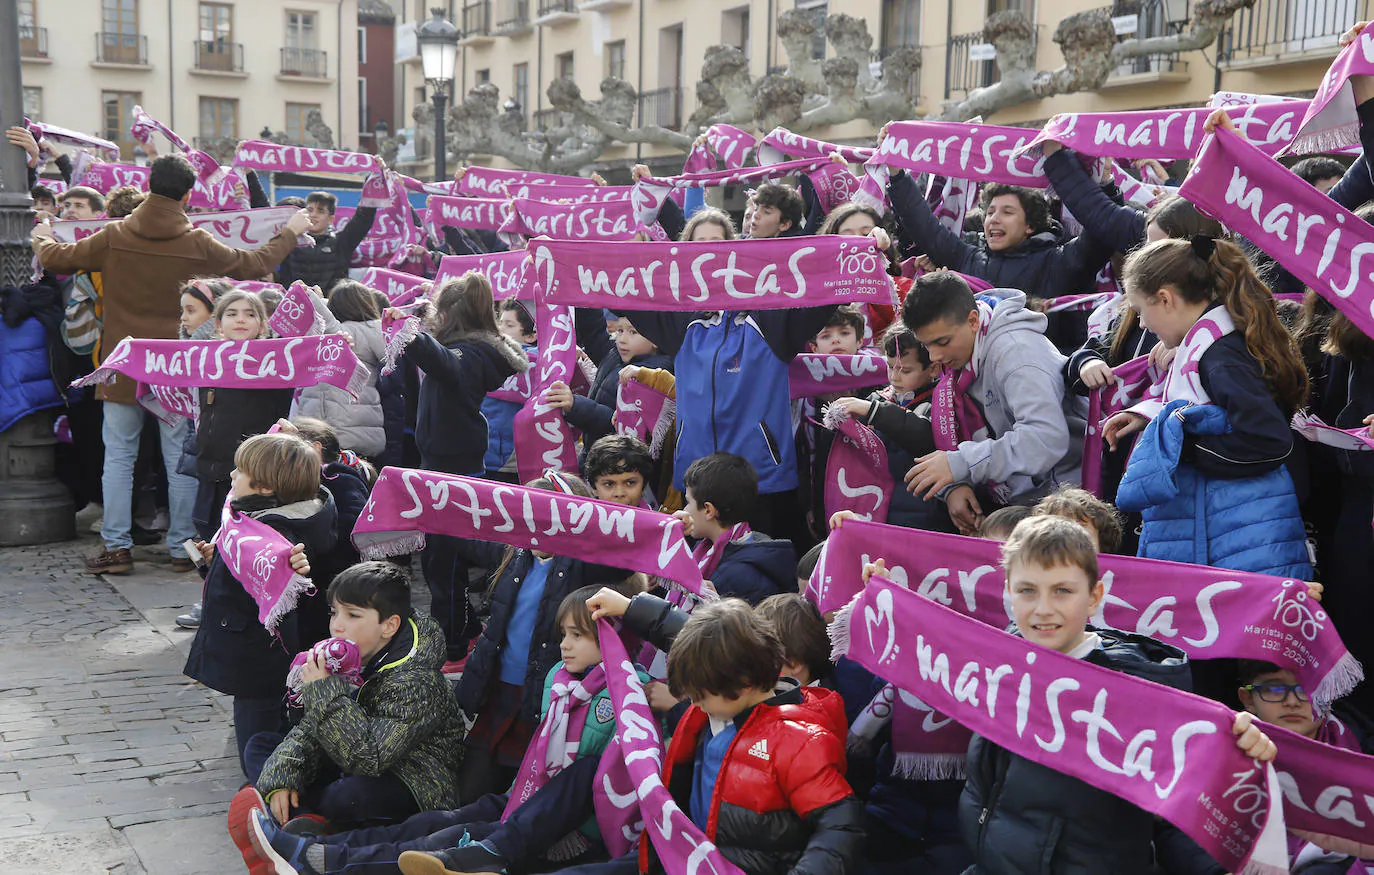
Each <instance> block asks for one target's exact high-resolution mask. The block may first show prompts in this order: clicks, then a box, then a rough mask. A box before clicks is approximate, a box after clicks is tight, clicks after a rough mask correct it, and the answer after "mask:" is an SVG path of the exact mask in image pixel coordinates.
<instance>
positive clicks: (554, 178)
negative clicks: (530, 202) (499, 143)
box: [451, 167, 596, 198]
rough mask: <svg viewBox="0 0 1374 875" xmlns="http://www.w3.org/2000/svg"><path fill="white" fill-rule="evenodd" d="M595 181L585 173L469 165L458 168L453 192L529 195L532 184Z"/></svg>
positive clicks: (461, 193)
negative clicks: (529, 187) (528, 187)
mask: <svg viewBox="0 0 1374 875" xmlns="http://www.w3.org/2000/svg"><path fill="white" fill-rule="evenodd" d="M549 184H556V185H581V186H594V185H596V183H595V182H593V181H592V180H590V179H587V178H586V177H582V176H564V175H561V174H558V173H539V172H536V171H532V170H502V169H499V168H496V167H468V168H466V169H464V170H462V171H460V172H459V174H458V178H457V180H456V181H455V182H454V184H453V191H452V192H451V194H456V195H458V196H460V197H500V198H523V197H529V193H528V192H527V190H526V188H525V187H526V186H529V185H549Z"/></svg>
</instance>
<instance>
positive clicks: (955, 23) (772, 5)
mask: <svg viewBox="0 0 1374 875" xmlns="http://www.w3.org/2000/svg"><path fill="white" fill-rule="evenodd" d="M1191 2H1193V0H1124V2H1118V4H1117V8H1116V9H1114V10H1113V11H1114V12H1129V11H1132V10H1133V11H1134V12H1135V15H1136V20H1135V27H1136V32H1137V33H1140V34H1145V35H1158V34H1167V33H1174V32H1177V31H1178V30H1179V29H1180V28H1181V27H1185V26H1186V23H1187V20H1188V16H1189V15H1190V13H1191V5H1190V3H1191ZM1370 2H1371V0H1321V2H1318V0H1257V2H1256V4H1255V8H1254V9H1253V10H1250V11H1246V12H1242V13H1241V15H1239V16H1237V17H1236V18H1235V19H1234V20H1233V23H1234V31H1233V33H1231V34H1230V35H1228V36H1226V37H1225V38H1224V42H1225V46H1224V47H1223V51H1222V59H1221V63H1220V64H1216V63H1215V62H1216V61H1217V54H1218V51H1217V49H1218V47H1217V46H1215V45H1213V46H1210V47H1209V48H1207V49H1206V50H1203V51H1194V52H1186V53H1182V54H1180V55H1177V56H1155V57H1151V58H1147V59H1144V60H1141V61H1138V62H1135V63H1133V64H1131V65H1130V66H1129V67H1123V69H1121V70H1120V71H1118V73H1117V74H1114V75H1113V76H1112V77H1111V79H1110V80H1109V81H1108V82H1107V84H1106V85H1105V86H1104V87H1103V88H1101V89H1099V90H1098V91H1096V92H1092V93H1080V94H1074V95H1064V96H1060V97H1055V98H1051V99H1048V100H1039V101H1033V102H1029V103H1024V104H1021V105H1018V106H1014V107H1009V108H1007V109H1005V110H1002V111H1000V112H998V113H996V114H995V115H994V116H992V117H991V118H989V119H988V120H989V121H992V122H996V123H1001V124H1035V123H1037V122H1043V120H1045V119H1047V118H1048V117H1049V116H1051V115H1053V114H1054V113H1057V112H1073V111H1114V110H1127V109H1145V108H1154V107H1169V106H1186V105H1192V106H1196V105H1201V104H1203V103H1204V102H1205V101H1206V100H1207V98H1208V97H1209V96H1210V95H1211V94H1212V92H1213V91H1214V90H1218V89H1221V90H1227V91H1245V92H1255V93H1266V94H1310V93H1311V92H1312V91H1313V90H1314V89H1315V88H1316V86H1317V83H1318V81H1319V80H1320V78H1321V75H1322V73H1323V72H1324V71H1325V69H1326V67H1327V65H1328V64H1329V63H1330V60H1331V58H1333V57H1334V56H1335V42H1336V36H1337V35H1338V34H1339V33H1341V32H1342V31H1344V30H1345V29H1346V28H1347V27H1349V26H1350V25H1351V24H1353V23H1355V22H1356V21H1359V20H1363V19H1366V18H1368V17H1369V6H1370ZM393 3H394V4H395V5H396V6H397V7H398V12H400V13H402V15H401V16H398V24H397V28H398V32H399V31H400V30H402V29H404V28H413V26H414V22H415V21H417V20H423V19H425V18H427V17H428V12H427V9H428V7H430V6H436V5H444V3H443V0H440V2H437V3H436V2H434V0H393ZM1018 3H1019V6H1018V8H1021V9H1023V10H1024V11H1026V12H1027V13H1028V14H1029V15H1030V16H1031V17H1032V19H1033V21H1034V22H1035V24H1036V28H1037V33H1038V40H1037V56H1038V62H1039V67H1040V69H1042V70H1048V69H1053V68H1054V67H1057V66H1059V65H1060V64H1061V63H1062V62H1063V59H1062V56H1061V54H1060V52H1059V48H1058V46H1057V45H1055V43H1054V41H1053V34H1054V30H1055V27H1056V26H1057V25H1058V23H1059V22H1060V21H1061V20H1062V19H1063V18H1064V17H1066V16H1068V15H1070V14H1072V13H1074V12H1080V11H1084V10H1087V9H1092V8H1096V7H1097V6H1098V4H1096V3H1094V2H1092V0H944V2H940V0H934V2H921V0H845V2H835V0H830V2H829V3H826V2H824V0H466V2H464V0H449V2H448V4H447V5H448V10H449V19H450V20H451V21H452V22H453V23H454V24H455V25H457V26H458V28H459V29H460V31H463V32H464V33H465V37H464V39H463V41H462V49H461V52H460V56H459V61H458V76H459V82H458V83H457V84H456V86H455V89H454V90H455V92H456V95H457V98H458V99H459V100H461V99H462V96H463V95H465V94H466V93H467V91H468V90H469V89H471V88H472V87H474V86H475V85H476V84H477V83H478V82H479V81H481V77H482V76H484V75H485V76H488V77H489V78H490V81H491V82H493V83H495V84H496V85H497V86H498V87H499V88H500V90H501V96H502V99H503V100H506V99H508V98H510V97H512V96H513V94H514V92H515V89H516V77H517V75H518V74H517V67H518V66H521V65H523V67H524V69H525V70H526V71H527V76H528V83H529V84H528V101H527V102H526V101H522V103H523V104H524V106H523V109H524V110H525V112H526V114H527V116H528V117H529V118H530V120H531V126H534V125H536V124H537V121H538V119H539V115H540V111H541V110H543V111H548V101H547V98H545V97H544V92H545V89H547V87H548V84H549V83H550V82H551V81H552V80H553V79H555V78H556V77H557V76H558V75H559V73H560V70H561V69H563V67H564V66H565V65H566V61H560V58H567V57H568V55H569V53H571V61H572V74H573V77H574V79H575V80H576V82H577V84H578V86H579V87H580V88H581V90H582V93H583V95H584V96H585V97H586V98H588V99H596V98H597V97H599V95H600V88H599V86H600V82H601V79H602V78H603V77H604V76H606V75H607V74H608V73H609V72H610V65H611V64H612V62H613V59H614V60H616V61H618V60H619V58H620V57H621V55H620V54H619V53H618V50H617V49H616V48H614V46H615V45H617V44H619V43H621V42H622V41H623V45H624V48H623V66H624V77H623V78H625V79H626V80H627V81H629V82H630V83H631V84H633V85H635V86H636V88H637V89H638V90H639V91H640V92H641V93H642V94H648V95H649V96H648V97H645V98H643V99H644V100H645V101H647V104H646V112H647V114H648V115H650V116H657V117H658V119H659V120H663V119H665V118H667V119H670V120H676V119H677V118H678V117H679V115H680V118H681V119H684V120H685V119H686V117H687V116H688V115H690V113H691V111H692V110H693V109H694V108H695V105H696V100H695V86H696V82H697V80H698V79H699V78H700V72H701V64H702V59H703V57H704V54H705V51H706V48H707V47H708V46H711V45H715V44H718V43H722V42H729V43H733V44H736V45H740V46H741V47H743V48H745V49H746V50H747V54H748V58H749V64H750V72H751V73H752V74H753V75H754V76H755V77H756V78H757V77H760V76H763V75H764V74H765V73H766V72H767V71H768V70H769V69H770V67H779V66H781V65H784V64H786V60H787V59H786V55H785V53H784V52H783V51H782V47H781V44H780V43H779V41H778V40H777V37H776V24H775V21H776V17H777V15H778V14H779V12H781V11H782V10H785V9H789V8H794V7H811V8H818V9H827V8H828V9H829V11H831V12H844V13H847V14H849V15H852V16H855V17H858V18H862V19H864V20H865V21H866V22H867V23H868V29H869V33H870V34H871V35H872V36H873V40H874V41H873V51H874V59H875V60H876V59H877V58H878V57H879V56H880V55H881V53H882V51H883V50H884V49H886V48H887V47H888V46H890V45H896V44H914V45H918V46H920V47H921V51H922V57H923V65H922V69H921V71H920V74H919V76H918V77H917V80H916V82H915V83H914V85H915V92H916V93H917V95H918V96H919V100H918V108H919V111H920V112H921V113H930V112H937V111H939V109H940V107H941V105H942V104H943V102H944V101H945V100H947V99H958V98H960V97H962V96H963V95H964V94H965V93H966V89H967V88H968V87H973V86H977V85H979V84H986V83H987V82H989V81H995V79H992V78H989V77H995V76H996V70H995V61H973V60H970V59H969V57H968V56H969V53H970V48H971V47H972V46H974V45H975V44H977V43H981V41H982V40H981V36H980V35H979V31H981V28H982V25H983V22H984V21H985V19H986V18H987V16H988V15H989V14H990V13H992V12H995V11H997V10H999V9H1005V8H1009V7H1010V6H1013V5H1018ZM1127 7H1129V8H1127ZM520 21H523V22H525V24H523V25H518V26H511V25H510V24H509V23H510V22H520ZM746 22H747V24H746ZM1121 23H1122V26H1123V27H1125V28H1127V29H1129V26H1130V25H1129V22H1128V21H1125V20H1123V21H1122V22H1121ZM746 34H747V36H746ZM404 40H405V37H404V36H401V37H399V38H398V42H403V41H404ZM679 47H680V50H679ZM986 49H987V47H984V48H983V49H982V50H983V51H986ZM973 51H974V53H975V55H976V54H977V52H978V51H979V50H978V49H974V50H973ZM398 63H399V64H401V65H402V67H403V68H405V70H406V82H407V84H406V85H405V86H404V90H403V92H402V94H401V95H400V98H401V99H400V101H399V102H398V105H400V106H402V107H403V110H402V114H401V116H402V118H404V119H405V120H406V123H407V124H413V122H411V121H410V119H411V111H412V110H413V108H414V106H415V104H416V102H417V101H419V100H423V99H425V98H426V96H427V95H428V93H429V92H428V91H427V90H425V89H424V87H423V86H424V83H423V79H422V75H421V72H420V65H419V59H418V57H412V58H410V59H409V60H402V61H398ZM675 86H676V87H680V93H681V105H680V108H679V107H678V106H676V105H673V103H672V101H673V100H674V99H675V98H674V97H672V96H669V95H665V94H664V93H663V92H661V89H663V88H673V87H675ZM875 133H876V130H875V128H874V126H873V125H871V124H869V123H867V122H852V123H849V124H845V125H840V126H837V127H835V128H831V129H828V130H818V131H813V132H811V134H812V135H813V136H817V137H821V138H823V139H829V140H845V141H857V140H866V139H869V138H871V137H873V136H874V134H875ZM671 151H672V150H665V149H661V148H655V147H648V146H645V147H634V146H617V147H613V148H611V149H608V150H607V151H606V152H605V153H603V155H602V158H601V163H602V165H604V166H609V167H616V166H624V165H626V164H628V163H631V162H633V161H635V160H643V159H652V158H654V157H658V156H666V155H668V154H670V153H671ZM478 160H486V159H482V158H480V157H479V159H478ZM490 163H493V164H502V163H503V162H502V161H500V159H490ZM424 166H427V162H426V165H421V166H417V168H416V169H417V172H423V170H424Z"/></svg>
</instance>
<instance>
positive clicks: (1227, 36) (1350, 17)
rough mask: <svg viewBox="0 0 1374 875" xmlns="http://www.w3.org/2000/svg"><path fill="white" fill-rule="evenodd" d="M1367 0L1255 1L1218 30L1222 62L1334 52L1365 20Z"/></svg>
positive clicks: (1368, 8)
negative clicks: (1345, 35) (1353, 27)
mask: <svg viewBox="0 0 1374 875" xmlns="http://www.w3.org/2000/svg"><path fill="white" fill-rule="evenodd" d="M1369 14H1370V0H1259V2H1257V3H1256V4H1255V5H1254V6H1252V7H1250V8H1249V9H1242V10H1241V11H1240V12H1237V13H1236V15H1235V17H1234V18H1232V19H1231V26H1230V27H1229V28H1227V29H1226V30H1224V31H1222V35H1221V51H1220V52H1218V56H1219V59H1220V60H1221V61H1222V62H1232V63H1234V62H1238V61H1239V62H1245V61H1261V60H1263V59H1265V58H1273V57H1277V56H1280V55H1298V54H1306V53H1308V52H1322V53H1330V54H1335V53H1336V41H1337V40H1338V39H1339V38H1340V35H1341V34H1342V33H1344V32H1345V31H1346V29H1347V28H1349V27H1350V26H1351V25H1352V24H1354V23H1355V22H1357V21H1366V20H1368V17H1369Z"/></svg>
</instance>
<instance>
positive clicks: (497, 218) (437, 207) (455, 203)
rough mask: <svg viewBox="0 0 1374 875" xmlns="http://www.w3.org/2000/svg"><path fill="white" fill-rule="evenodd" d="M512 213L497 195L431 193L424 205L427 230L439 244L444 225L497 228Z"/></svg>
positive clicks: (485, 228) (491, 229)
mask: <svg viewBox="0 0 1374 875" xmlns="http://www.w3.org/2000/svg"><path fill="white" fill-rule="evenodd" d="M509 213H510V206H509V203H508V202H507V201H504V200H499V199H497V198H477V197H449V196H446V195H437V194H432V195H430V196H429V202H428V205H427V206H426V207H425V230H426V231H427V232H428V233H429V236H430V239H431V240H433V241H434V243H435V244H436V245H438V244H440V243H443V241H444V237H443V233H442V229H444V228H475V229H478V230H483V231H495V230H497V229H498V228H500V227H501V224H502V223H503V222H504V221H505V220H506V218H507V217H508V215H509Z"/></svg>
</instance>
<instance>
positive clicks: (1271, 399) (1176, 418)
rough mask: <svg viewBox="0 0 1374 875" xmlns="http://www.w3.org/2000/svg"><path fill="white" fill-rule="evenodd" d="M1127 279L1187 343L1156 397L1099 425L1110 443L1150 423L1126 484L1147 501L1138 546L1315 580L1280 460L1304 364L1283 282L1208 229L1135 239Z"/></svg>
mask: <svg viewBox="0 0 1374 875" xmlns="http://www.w3.org/2000/svg"><path fill="white" fill-rule="evenodd" d="M1125 285H1126V299H1127V302H1128V303H1129V304H1130V306H1131V308H1132V309H1133V310H1135V311H1136V314H1137V315H1138V316H1139V318H1140V322H1141V324H1142V325H1143V326H1144V327H1145V328H1146V329H1147V330H1149V331H1152V332H1154V333H1155V334H1156V335H1158V336H1159V338H1160V340H1161V341H1162V342H1163V343H1164V345H1165V346H1167V347H1176V348H1177V351H1176V353H1175V355H1174V358H1173V361H1172V362H1171V363H1170V365H1169V370H1168V372H1167V374H1166V375H1165V377H1164V379H1163V380H1162V382H1161V383H1160V384H1158V385H1157V386H1156V387H1155V389H1154V390H1152V392H1151V394H1150V395H1148V396H1147V398H1146V400H1145V401H1143V402H1141V403H1140V404H1138V405H1136V406H1134V407H1132V408H1130V409H1129V410H1125V411H1122V412H1121V413H1118V414H1116V415H1115V416H1113V417H1111V418H1110V419H1108V420H1107V422H1106V424H1105V426H1104V427H1103V437H1104V439H1105V440H1106V441H1107V443H1108V445H1109V446H1111V447H1112V448H1115V447H1116V446H1117V443H1118V442H1119V441H1120V440H1121V439H1122V438H1124V437H1126V436H1127V435H1129V434H1132V433H1134V432H1136V431H1139V430H1141V429H1145V433H1144V435H1143V436H1142V437H1141V439H1140V441H1139V442H1138V443H1137V446H1136V449H1135V451H1134V453H1133V454H1132V456H1131V459H1130V463H1129V464H1128V465H1127V468H1126V475H1125V477H1124V478H1123V480H1122V482H1121V487H1120V490H1119V491H1118V493H1117V504H1118V505H1119V506H1120V507H1121V508H1122V509H1124V510H1139V511H1142V514H1143V518H1144V526H1143V528H1142V531H1141V536H1140V548H1139V555H1141V556H1145V557H1149V558H1152V559H1170V560H1174V561H1180V562H1191V563H1195V564H1202V565H1213V566H1217V567H1220V568H1232V569H1235V570H1238V571H1255V572H1262V573H1265V574H1274V575H1282V576H1286V577H1295V578H1297V579H1299V580H1307V579H1309V578H1310V577H1311V563H1310V561H1309V558H1308V553H1307V545H1306V537H1305V533H1304V530H1303V523H1302V517H1301V515H1300V513H1299V511H1298V500H1297V496H1296V494H1295V491H1294V488H1293V480H1292V478H1291V477H1290V476H1289V474H1288V471H1287V469H1286V468H1285V466H1284V462H1285V460H1287V459H1288V457H1289V454H1290V453H1291V452H1292V451H1293V435H1292V432H1291V431H1290V429H1289V426H1288V422H1289V420H1290V419H1291V417H1292V415H1293V413H1294V412H1295V411H1296V410H1297V409H1298V408H1299V407H1301V406H1302V405H1303V404H1304V402H1305V401H1306V398H1307V371H1306V369H1305V368H1304V367H1303V364H1302V359H1301V358H1300V357H1299V355H1298V350H1297V346H1296V344H1295V343H1294V342H1293V339H1292V338H1291V337H1290V336H1289V334H1288V332H1287V331H1286V330H1285V329H1284V327H1283V325H1282V323H1280V322H1279V319H1278V316H1277V314H1276V313H1275V309H1274V298H1273V295H1271V294H1270V292H1269V289H1268V288H1267V287H1266V286H1265V285H1264V283H1262V282H1261V281H1260V280H1259V278H1258V277H1256V276H1255V273H1254V271H1253V270H1252V269H1251V267H1250V263H1249V262H1248V261H1247V260H1246V258H1245V255H1244V253H1243V252H1242V251H1241V250H1240V248H1239V247H1237V246H1235V245H1234V244H1231V243H1227V242H1225V241H1218V240H1214V239H1213V238H1211V237H1207V236H1202V235H1199V236H1195V237H1192V238H1191V239H1189V240H1178V239H1169V240H1159V241H1156V242H1154V243H1151V244H1149V245H1147V246H1145V247H1144V248H1142V249H1140V250H1138V251H1137V252H1136V253H1134V254H1133V255H1132V256H1131V257H1130V258H1129V259H1128V260H1127V262H1126V273H1125ZM1200 533H1201V534H1202V536H1201V537H1200V536H1199V535H1200Z"/></svg>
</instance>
